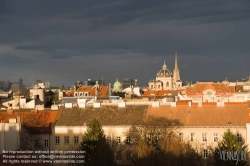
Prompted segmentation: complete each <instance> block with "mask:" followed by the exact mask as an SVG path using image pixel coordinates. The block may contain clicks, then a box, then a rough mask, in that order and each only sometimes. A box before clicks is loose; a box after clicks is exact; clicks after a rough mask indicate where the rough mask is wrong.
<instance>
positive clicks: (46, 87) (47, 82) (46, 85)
mask: <svg viewBox="0 0 250 166" xmlns="http://www.w3.org/2000/svg"><path fill="white" fill-rule="evenodd" d="M45 89H50V82H49V80H47V81H46V82H45Z"/></svg>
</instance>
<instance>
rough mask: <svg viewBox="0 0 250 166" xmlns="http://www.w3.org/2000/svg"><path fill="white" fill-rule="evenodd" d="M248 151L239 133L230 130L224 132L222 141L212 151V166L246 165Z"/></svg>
mask: <svg viewBox="0 0 250 166" xmlns="http://www.w3.org/2000/svg"><path fill="white" fill-rule="evenodd" d="M247 156H248V149H247V145H246V144H245V140H244V139H243V138H242V137H241V135H240V133H238V132H236V133H233V132H232V131H231V130H230V129H228V130H227V131H226V132H224V134H223V137H222V140H221V141H219V142H218V146H217V147H216V149H215V151H214V159H215V164H214V165H222V166H223V165H227V166H230V165H240V166H241V165H242V166H243V165H247V161H246V160H247Z"/></svg>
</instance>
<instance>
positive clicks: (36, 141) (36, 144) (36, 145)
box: [35, 139, 39, 147]
mask: <svg viewBox="0 0 250 166" xmlns="http://www.w3.org/2000/svg"><path fill="white" fill-rule="evenodd" d="M38 146H39V140H38V139H36V140H35V147H38Z"/></svg>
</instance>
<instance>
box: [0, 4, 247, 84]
mask: <svg viewBox="0 0 250 166" xmlns="http://www.w3.org/2000/svg"><path fill="white" fill-rule="evenodd" d="M249 7H250V3H249V2H248V1H216V0H211V1H202V2H197V1H192V0H189V1H178V2H176V1H171V0H169V1H159V2H153V1H140V0H139V1H112V0H110V1H105V2H104V1H94V2H92V1H84V2H83V1H75V2H74V3H72V2H69V1H62V0H61V1H52V2H51V1H38V2H34V1H31V0H25V1H20V2H19V1H1V2H0V27H1V28H0V29H1V31H0V36H1V38H0V70H1V72H0V81H3V80H9V81H11V82H17V81H18V79H19V78H22V79H23V81H24V84H25V85H27V87H29V86H30V85H31V82H30V79H31V77H32V73H33V74H34V79H35V80H42V81H43V82H45V81H46V80H50V82H51V85H52V86H61V85H62V84H64V85H65V86H72V85H73V84H74V83H75V81H87V80H88V79H89V78H91V79H101V78H102V77H103V76H105V75H106V78H107V83H111V84H113V83H114V81H115V76H116V71H117V73H118V78H119V80H123V79H124V78H133V79H137V80H138V85H145V86H147V85H148V81H149V80H151V79H153V78H155V75H156V73H157V72H158V71H159V70H160V69H161V68H162V65H163V63H164V61H166V65H167V68H168V69H169V70H171V71H173V69H174V54H175V52H178V67H179V70H180V78H181V80H182V82H183V83H185V81H186V80H187V81H191V80H192V81H193V83H195V82H196V81H214V82H217V81H223V80H224V79H225V78H226V77H227V78H228V80H229V81H236V80H238V81H241V78H246V77H247V76H249V75H250V73H249V71H250V65H249V60H250V56H249V55H250V49H249V46H248V45H249V41H250V34H249V29H250V21H249V19H250V11H249Z"/></svg>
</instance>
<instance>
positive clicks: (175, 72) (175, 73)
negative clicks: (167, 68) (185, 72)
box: [174, 52, 181, 82]
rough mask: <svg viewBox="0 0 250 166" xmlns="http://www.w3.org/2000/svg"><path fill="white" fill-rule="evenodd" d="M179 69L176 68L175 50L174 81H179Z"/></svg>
mask: <svg viewBox="0 0 250 166" xmlns="http://www.w3.org/2000/svg"><path fill="white" fill-rule="evenodd" d="M180 80H181V79H180V71H179V68H178V60H177V52H175V64H174V82H177V81H180Z"/></svg>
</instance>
